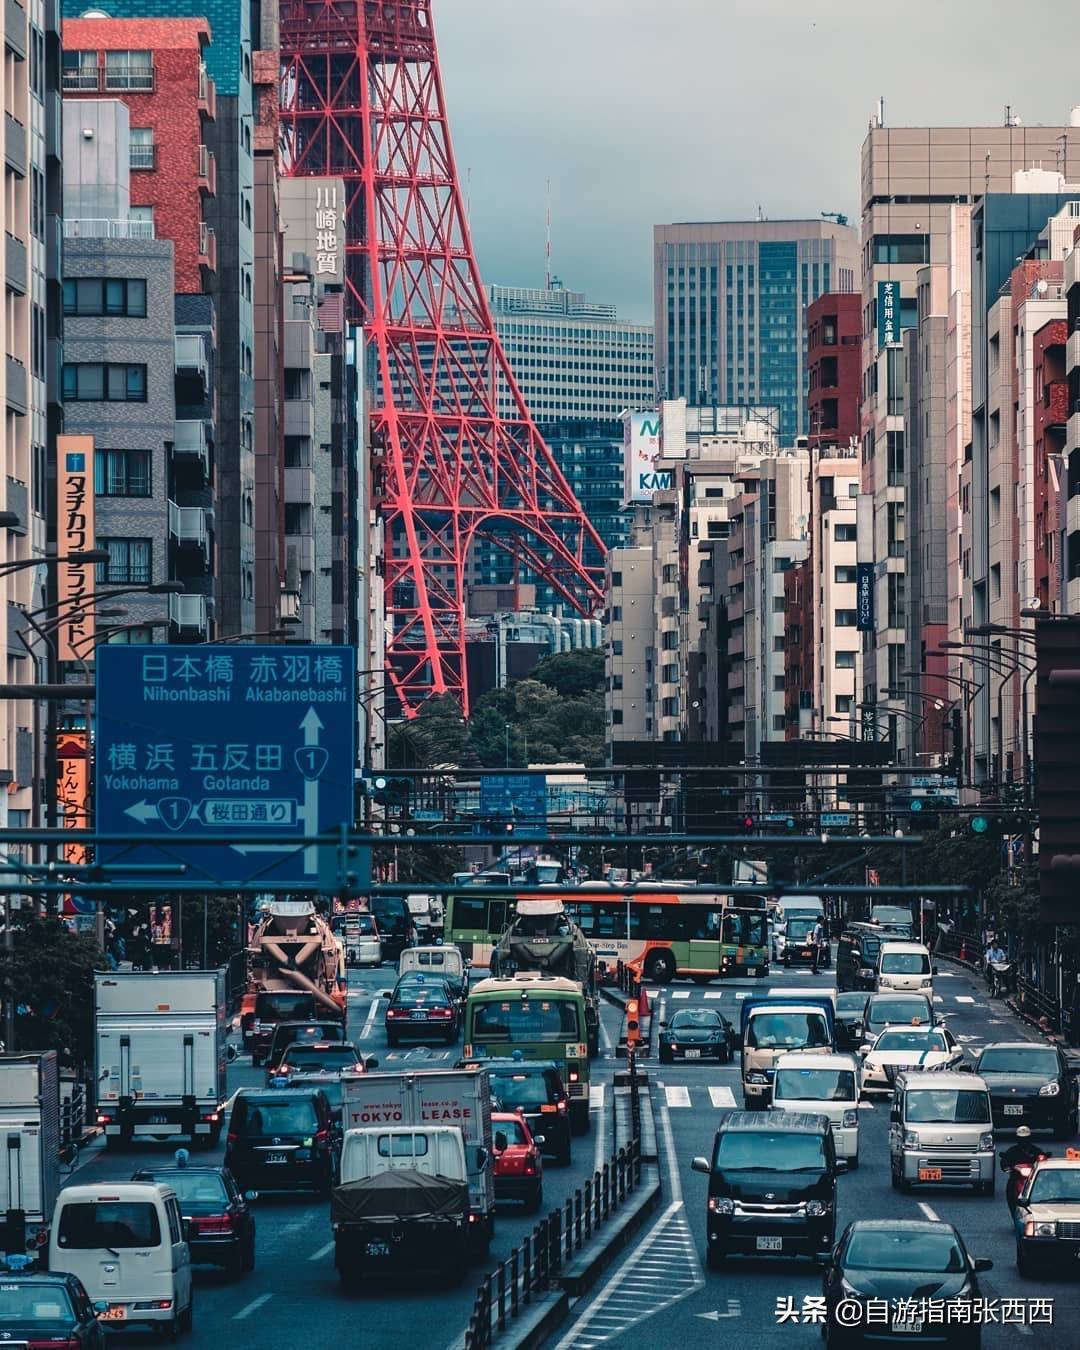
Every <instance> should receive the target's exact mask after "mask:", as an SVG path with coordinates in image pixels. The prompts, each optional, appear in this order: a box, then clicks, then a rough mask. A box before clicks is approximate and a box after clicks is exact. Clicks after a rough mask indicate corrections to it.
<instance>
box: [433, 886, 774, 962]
mask: <svg viewBox="0 0 1080 1350" xmlns="http://www.w3.org/2000/svg"><path fill="white" fill-rule="evenodd" d="M637 884H638V886H639V887H640V889H638V890H637V891H636V893H635V894H633V895H613V894H612V893H611V890H610V888H609V887H607V886H606V884H605V885H604V887H603V890H602V891H601V890H599V889H598V890H597V891H595V892H593V891H590V889H589V887H588V885H587V884H586V885H585V886H579V887H576V888H572V889H571V888H566V889H558V890H557V889H555V888H551V889H550V890H547V891H545V892H544V894H545V895H546V896H547V895H549V896H551V897H553V898H556V897H557V898H558V899H560V900H562V902H563V904H564V906H565V907H566V912H567V914H568V915H569V916H570V918H571V919H573V921H574V922H575V923H576V924H578V925H579V926H580V927H581V929H582V931H583V932H584V933H585V936H586V937H587V938H588V939H589V943H590V945H591V946H592V948H593V951H594V952H595V953H596V959H597V961H598V962H600V963H601V964H603V965H605V966H606V967H607V968H608V969H612V970H613V969H614V968H615V966H616V965H617V963H618V962H620V961H621V962H622V963H623V965H624V966H627V967H629V969H631V970H633V971H634V972H635V973H636V974H638V975H639V976H640V977H641V978H643V979H646V980H652V981H655V982H656V983H657V984H667V983H668V982H669V981H670V980H672V979H674V978H675V977H676V976H677V975H679V976H690V977H691V978H692V979H695V980H698V981H700V982H701V983H705V982H707V981H709V980H715V979H734V978H738V977H745V976H749V977H750V978H752V979H763V978H764V977H765V976H766V975H768V973H769V946H768V943H769V934H768V917H767V912H766V902H765V897H764V896H763V895H761V896H757V895H743V894H738V895H724V894H722V893H717V894H715V895H707V894H701V893H692V892H686V891H682V890H680V887H679V883H678V882H670V881H667V882H652V883H643V882H641V883H637ZM513 903H514V902H513V901H512V900H506V899H497V898H496V897H494V896H492V897H488V896H485V895H484V893H483V889H482V887H477V888H476V889H475V890H471V891H470V892H461V893H457V894H454V895H452V896H450V897H449V900H448V902H447V909H446V924H445V928H444V936H445V939H446V941H447V942H454V943H456V944H457V945H458V946H459V947H460V948H461V949H462V951H463V952H464V953H465V954H466V955H467V956H471V957H472V960H473V963H474V964H475V965H480V966H482V965H487V963H488V962H489V961H490V959H491V949H492V947H493V946H494V945H495V944H496V943H497V942H498V941H499V938H500V937H502V935H503V933H504V932H505V931H506V929H507V926H508V925H509V922H510V919H511V918H512V917H513Z"/></svg>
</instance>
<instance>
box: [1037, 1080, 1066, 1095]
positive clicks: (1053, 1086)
mask: <svg viewBox="0 0 1080 1350" xmlns="http://www.w3.org/2000/svg"><path fill="white" fill-rule="evenodd" d="M1060 1091H1061V1084H1060V1083H1044V1084H1043V1085H1042V1087H1041V1088H1040V1089H1039V1096H1040V1097H1056V1096H1057V1095H1058V1093H1059V1092H1060Z"/></svg>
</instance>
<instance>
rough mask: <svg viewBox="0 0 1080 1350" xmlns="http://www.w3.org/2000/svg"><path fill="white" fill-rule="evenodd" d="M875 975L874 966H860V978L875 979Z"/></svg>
mask: <svg viewBox="0 0 1080 1350" xmlns="http://www.w3.org/2000/svg"><path fill="white" fill-rule="evenodd" d="M873 976H874V970H873V967H872V966H860V967H859V978H860V979H861V980H870V979H873Z"/></svg>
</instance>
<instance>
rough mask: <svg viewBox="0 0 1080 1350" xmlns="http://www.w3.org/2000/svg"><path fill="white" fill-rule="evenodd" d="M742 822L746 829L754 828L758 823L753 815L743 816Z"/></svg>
mask: <svg viewBox="0 0 1080 1350" xmlns="http://www.w3.org/2000/svg"><path fill="white" fill-rule="evenodd" d="M740 823H741V825H742V827H743V829H744V830H752V829H753V828H754V826H755V825H756V824H757V821H756V820H755V819H754V817H753V816H743V818H742V821H741V822H740Z"/></svg>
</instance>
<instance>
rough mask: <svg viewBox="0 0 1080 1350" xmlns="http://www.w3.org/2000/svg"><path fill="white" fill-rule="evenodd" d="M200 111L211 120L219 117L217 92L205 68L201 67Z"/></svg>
mask: <svg viewBox="0 0 1080 1350" xmlns="http://www.w3.org/2000/svg"><path fill="white" fill-rule="evenodd" d="M199 111H200V112H203V113H205V114H206V115H207V117H209V118H214V117H215V116H216V115H217V91H216V89H215V88H214V81H213V80H212V79H211V78H210V76H209V75H208V74H207V71H206V67H205V66H200V67H199Z"/></svg>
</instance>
